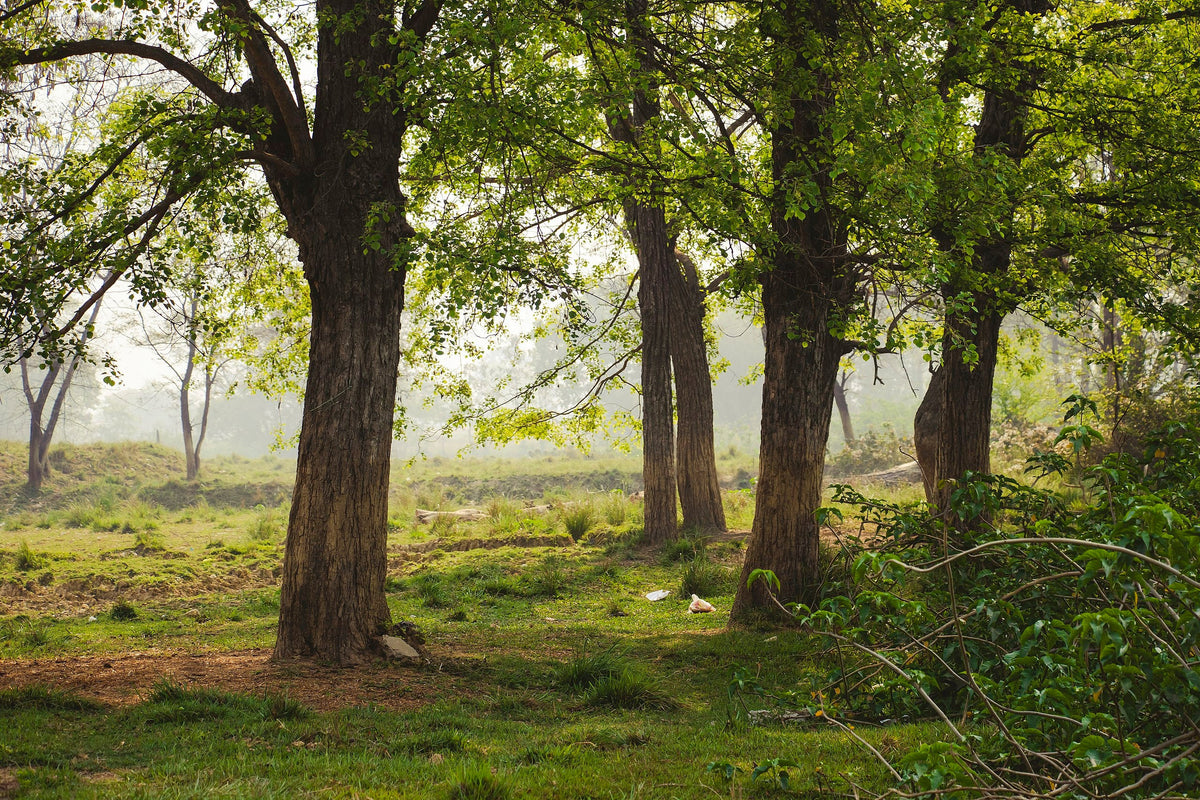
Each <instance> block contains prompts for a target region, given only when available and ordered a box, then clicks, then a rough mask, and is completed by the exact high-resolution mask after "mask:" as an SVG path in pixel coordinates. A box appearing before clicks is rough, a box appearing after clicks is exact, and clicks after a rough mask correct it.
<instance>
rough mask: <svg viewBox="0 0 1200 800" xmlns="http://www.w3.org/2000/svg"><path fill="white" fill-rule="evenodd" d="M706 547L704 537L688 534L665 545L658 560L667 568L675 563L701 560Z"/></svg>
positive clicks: (706, 543) (692, 533)
mask: <svg viewBox="0 0 1200 800" xmlns="http://www.w3.org/2000/svg"><path fill="white" fill-rule="evenodd" d="M707 547H708V542H707V540H706V539H705V537H703V536H700V535H698V534H696V533H694V532H688V533H685V534H684V535H683V536H681V537H679V538H678V539H676V540H675V541H673V542H667V543H665V544H664V545H663V546H662V550H661V551H660V552H659V558H660V559H661V560H662V563H663V564H664V565H667V566H669V565H671V564H674V563H675V562H677V561H686V560H695V559H697V558H702V557H704V555H705V551H706V550H707Z"/></svg>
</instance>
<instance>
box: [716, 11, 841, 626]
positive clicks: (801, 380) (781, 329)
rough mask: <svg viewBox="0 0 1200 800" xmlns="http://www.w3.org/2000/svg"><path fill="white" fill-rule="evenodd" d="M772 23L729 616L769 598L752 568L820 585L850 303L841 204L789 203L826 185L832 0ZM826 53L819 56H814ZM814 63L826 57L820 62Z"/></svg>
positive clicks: (794, 587) (792, 586)
mask: <svg viewBox="0 0 1200 800" xmlns="http://www.w3.org/2000/svg"><path fill="white" fill-rule="evenodd" d="M778 12H779V14H778V17H777V18H776V19H774V20H772V21H771V25H772V27H771V28H769V29H768V30H766V31H765V33H766V34H767V35H769V36H770V37H771V38H772V39H773V40H774V42H773V44H774V46H775V47H776V48H777V52H778V57H777V59H776V62H775V74H774V86H773V87H772V96H774V97H776V98H781V101H780V102H787V103H788V104H789V106H788V107H787V108H786V109H778V110H776V111H775V118H774V119H773V121H772V125H771V128H770V134H771V160H772V178H773V183H774V192H773V196H772V201H771V229H772V231H773V233H774V235H775V243H774V252H773V253H772V259H771V262H772V263H771V266H770V268H768V269H767V270H766V271H765V272H764V273H763V275H762V277H761V278H760V279H759V280H760V283H761V284H762V303H763V321H764V328H763V342H764V344H765V346H766V353H765V357H764V372H763V408H762V443H761V445H760V449H759V479H758V493H757V498H756V502H755V507H754V528H753V530H752V532H751V537H750V544H749V547H747V550H746V560H745V563H744V565H743V567H742V574H741V580H740V581H739V582H738V591H737V596H736V597H735V598H734V602H733V608H732V610H731V616H733V617H737V616H740V615H742V614H744V613H745V612H746V611H748V610H750V609H751V608H771V607H772V606H773V603H772V602H771V599H770V596H769V595H768V592H767V588H766V585H765V584H764V583H762V582H758V583H755V585H754V586H753V587H748V586H747V580H748V579H749V576H750V574H751V573H752V572H753V571H754V570H756V569H767V570H772V571H773V572H774V573H775V575H776V577H777V578H778V579H779V589H778V591H777V592H776V595H777V597H778V599H779V600H780V601H782V602H784V603H787V602H791V601H800V602H804V601H811V600H813V599H815V597H816V593H817V591H818V588H819V583H818V582H819V577H820V570H819V566H818V559H817V553H818V544H819V530H818V527H817V522H816V518H815V514H816V510H817V509H818V508H819V507H820V505H821V489H822V474H823V471H824V463H825V445H826V442H827V441H828V438H829V425H830V422H831V421H832V417H833V387H834V383H835V382H836V381H837V374H838V369H839V366H840V363H841V357H842V354H843V353H844V352H845V346H844V343H843V342H841V341H840V340H838V339H836V338H835V337H834V336H833V335H832V334H831V333H830V323H831V322H832V321H833V320H832V317H833V315H834V314H835V313H837V312H838V311H840V309H841V308H843V307H844V306H845V305H846V304H848V303H849V302H850V300H851V298H852V295H853V282H852V281H851V279H850V278H849V277H848V274H847V273H848V271H847V265H846V263H845V256H846V234H845V227H844V226H843V225H842V224H840V222H839V218H838V212H837V210H836V209H835V208H832V207H830V206H828V205H824V204H820V205H817V206H816V207H812V208H809V209H808V211H807V213H806V214H804V215H797V214H795V213H794V209H795V207H796V205H797V203H798V202H799V200H798V198H797V197H796V194H795V193H796V192H798V191H801V190H800V189H799V187H798V184H803V183H804V182H806V181H812V182H813V183H814V184H815V185H816V186H817V188H818V194H819V195H820V196H822V197H824V196H828V195H827V193H826V192H827V190H828V189H830V188H831V186H832V179H831V177H830V174H829V171H828V164H829V163H830V158H831V153H830V152H829V148H830V147H831V146H832V145H831V138H830V135H829V131H828V130H827V128H826V127H825V126H826V125H827V124H828V119H827V113H828V112H829V110H830V109H831V108H832V104H833V101H834V89H833V86H832V78H831V75H830V74H829V73H828V72H827V71H825V70H824V69H823V68H822V67H820V66H814V65H813V64H810V63H808V62H807V61H806V58H807V57H806V56H805V55H804V54H805V53H811V52H812V48H813V42H814V41H819V42H824V43H826V44H828V43H831V42H833V41H834V40H835V39H836V38H837V6H836V3H835V2H832V0H811V1H810V2H803V3H802V2H783V3H782V4H781V7H780V8H779V9H778ZM819 58H820V57H819V56H818V59H819ZM818 64H819V61H818Z"/></svg>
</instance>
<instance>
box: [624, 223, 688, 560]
mask: <svg viewBox="0 0 1200 800" xmlns="http://www.w3.org/2000/svg"><path fill="white" fill-rule="evenodd" d="M635 240H636V242H637V252H638V265H639V267H640V276H641V277H640V280H639V284H638V306H639V308H640V309H641V316H642V479H643V481H644V484H645V530H646V539H647V541H648V542H649V543H651V544H660V543H662V542H666V541H670V540H673V539H676V538H678V536H679V531H678V518H677V516H676V513H675V418H674V408H673V406H672V403H671V323H670V290H669V282H670V277H669V271H671V270H674V269H675V259H674V254H673V253H672V248H671V247H670V241H671V240H670V237H669V235H668V234H667V224H666V219H665V215H664V213H663V209H662V206H660V205H653V206H652V205H645V204H638V206H637V224H636V225H635Z"/></svg>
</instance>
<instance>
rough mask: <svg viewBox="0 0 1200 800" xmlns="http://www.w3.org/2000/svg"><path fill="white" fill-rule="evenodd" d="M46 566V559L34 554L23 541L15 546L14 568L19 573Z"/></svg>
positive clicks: (27, 543)
mask: <svg viewBox="0 0 1200 800" xmlns="http://www.w3.org/2000/svg"><path fill="white" fill-rule="evenodd" d="M44 566H46V559H45V557H44V556H42V555H41V554H40V553H35V552H34V551H33V549H32V548H31V547H30V546H29V542H27V541H25V540H24V539H22V540H21V543H20V544H19V545H17V558H16V567H17V569H18V570H20V571H21V572H29V571H30V570H35V569H41V568H42V567H44Z"/></svg>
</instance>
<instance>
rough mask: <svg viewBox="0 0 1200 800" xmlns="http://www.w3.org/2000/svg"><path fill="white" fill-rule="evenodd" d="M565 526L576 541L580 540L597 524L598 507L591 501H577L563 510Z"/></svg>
mask: <svg viewBox="0 0 1200 800" xmlns="http://www.w3.org/2000/svg"><path fill="white" fill-rule="evenodd" d="M562 521H563V526H564V527H566V529H567V533H568V534H570V536H571V538H572V539H574V540H575V541H577V542H578V541H579V540H580V539H582V538H583V537H584V536H587V532H588V531H590V530H591V529H592V526H593V525H595V524H596V509H595V508H594V507H593V506H592V504H591V503H590V502H586V503H576V504H574V505H571V506H567V507H566V508H564V509H563V511H562Z"/></svg>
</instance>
